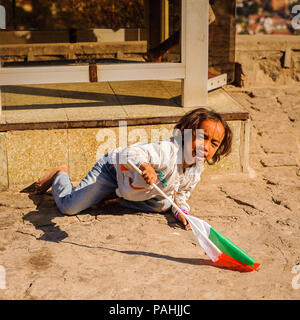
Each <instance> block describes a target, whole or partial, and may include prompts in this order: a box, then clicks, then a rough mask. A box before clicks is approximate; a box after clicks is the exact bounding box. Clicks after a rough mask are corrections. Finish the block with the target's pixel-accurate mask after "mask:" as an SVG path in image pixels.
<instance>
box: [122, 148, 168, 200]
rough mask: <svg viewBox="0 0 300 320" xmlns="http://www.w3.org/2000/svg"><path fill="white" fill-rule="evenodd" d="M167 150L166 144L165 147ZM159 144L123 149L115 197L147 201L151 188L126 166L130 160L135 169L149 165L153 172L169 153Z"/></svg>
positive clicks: (165, 159)
mask: <svg viewBox="0 0 300 320" xmlns="http://www.w3.org/2000/svg"><path fill="white" fill-rule="evenodd" d="M165 147H166V148H168V144H166V145H165ZM166 148H164V149H163V148H162V145H161V144H160V143H148V144H136V145H132V146H129V147H128V148H125V149H123V150H122V151H121V152H120V154H119V163H118V164H117V165H118V166H119V167H118V174H117V175H118V189H117V191H116V192H117V195H118V196H121V197H123V198H125V199H126V200H132V201H141V200H146V199H149V197H150V193H151V190H152V189H153V187H152V186H150V185H148V184H147V183H146V182H145V180H144V179H143V177H142V176H141V175H140V174H139V173H138V172H136V171H135V170H134V169H133V168H131V167H130V165H129V164H128V160H131V161H132V162H133V163H134V164H135V165H136V166H137V167H139V166H140V165H141V164H142V163H149V164H150V165H151V166H152V167H153V168H154V169H155V170H156V169H157V168H159V167H161V166H162V165H163V164H164V163H169V162H170V160H169V161H167V159H168V156H169V155H170V152H167V153H166V150H165V149H166Z"/></svg>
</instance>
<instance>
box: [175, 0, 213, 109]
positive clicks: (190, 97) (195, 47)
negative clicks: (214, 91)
mask: <svg viewBox="0 0 300 320" xmlns="http://www.w3.org/2000/svg"><path fill="white" fill-rule="evenodd" d="M208 10H209V6H208V0H182V23H181V59H182V62H183V64H184V65H185V78H184V80H183V81H182V106H183V107H197V106H206V105H207V97H208V94H207V80H208V79H207V75H208Z"/></svg>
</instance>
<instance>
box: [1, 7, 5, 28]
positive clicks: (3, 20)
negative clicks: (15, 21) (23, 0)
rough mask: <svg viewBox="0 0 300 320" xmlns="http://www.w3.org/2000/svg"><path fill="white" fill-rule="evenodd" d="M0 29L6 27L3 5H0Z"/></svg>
mask: <svg viewBox="0 0 300 320" xmlns="http://www.w3.org/2000/svg"><path fill="white" fill-rule="evenodd" d="M0 29H6V11H5V8H4V7H3V6H1V5H0Z"/></svg>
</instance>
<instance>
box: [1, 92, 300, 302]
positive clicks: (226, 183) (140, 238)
mask: <svg viewBox="0 0 300 320" xmlns="http://www.w3.org/2000/svg"><path fill="white" fill-rule="evenodd" d="M229 90H230V92H231V94H232V96H233V97H234V98H236V99H237V100H238V101H239V102H240V103H241V104H242V105H244V107H245V108H247V110H249V112H250V114H251V120H252V131H251V132H252V133H251V154H250V166H251V169H250V174H249V175H248V176H247V177H243V178H238V179H237V178H232V177H231V178H224V177H216V179H214V180H212V179H210V180H209V179H207V180H206V181H205V179H203V181H202V182H201V183H200V184H199V185H198V186H197V188H196V189H195V190H194V191H193V193H192V196H191V199H190V204H191V206H192V214H193V215H195V216H198V217H201V218H203V219H204V220H206V221H207V222H208V223H210V224H211V225H212V226H213V227H215V228H216V229H217V230H219V231H220V232H221V233H223V234H224V235H226V236H227V237H228V238H229V239H231V240H232V241H233V242H234V243H236V244H237V245H238V246H240V247H241V248H243V249H244V250H245V251H246V252H248V253H249V254H250V255H251V256H253V257H254V258H255V259H256V260H257V261H258V262H260V263H261V264H262V265H261V267H260V269H259V270H258V271H257V272H251V273H240V272H237V271H231V270H225V269H221V268H217V267H214V266H212V265H210V264H209V260H208V257H207V256H206V255H205V254H204V252H203V250H202V249H201V248H200V246H199V244H198V243H197V241H196V239H195V237H194V235H193V233H192V231H190V232H187V231H185V230H183V229H182V228H181V227H180V226H179V225H178V224H177V223H176V221H175V219H174V218H173V216H172V215H171V214H166V215H163V214H146V213H141V212H139V213H136V212H132V211H130V210H128V209H125V208H122V207H120V206H118V205H117V204H116V203H113V202H111V203H107V204H106V205H104V206H103V207H101V208H100V209H94V210H92V209H91V210H87V211H85V212H84V213H83V214H80V215H77V216H72V217H69V216H63V215H61V214H59V212H58V210H57V209H56V208H55V205H54V202H53V199H52V197H51V195H47V194H46V195H42V196H28V194H27V193H22V192H20V190H10V191H9V192H2V193H0V234H1V237H0V265H2V266H4V268H5V271H6V274H5V276H6V277H5V278H6V289H5V290H3V289H1V290H0V298H1V299H299V298H300V288H298V287H300V241H299V240H300V233H299V231H300V210H299V209H300V200H299V199H300V181H299V177H300V168H299V150H300V147H299V146H300V137H299V132H300V130H299V129H300V125H299V124H300V96H299V90H300V89H299V86H298V87H290V88H260V89H253V88H252V89H239V88H234V87H229ZM298 266H299V271H298ZM292 268H294V271H295V272H296V273H292ZM1 270H2V271H3V268H2V269H1ZM1 270H0V271H1Z"/></svg>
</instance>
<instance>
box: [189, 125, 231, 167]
mask: <svg viewBox="0 0 300 320" xmlns="http://www.w3.org/2000/svg"><path fill="white" fill-rule="evenodd" d="M199 129H202V130H203V133H204V135H203V138H202V137H201V135H197V136H196V137H194V138H193V141H192V143H187V144H185V151H184V152H185V164H187V165H191V164H193V163H195V162H201V161H203V160H205V161H207V160H210V159H211V158H212V157H213V156H214V154H215V153H216V151H217V150H218V148H219V146H220V144H221V143H222V141H223V139H224V136H225V129H224V127H223V125H222V123H221V122H220V121H218V120H210V119H209V120H204V121H203V122H202V123H201V126H200V128H199ZM201 149H202V150H203V151H202V152H201V151H200V150H201ZM196 150H197V153H196ZM188 155H192V158H191V157H190V156H188ZM185 166H186V165H185Z"/></svg>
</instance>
